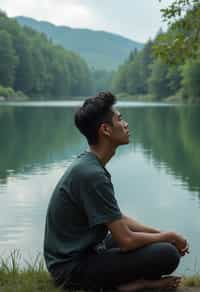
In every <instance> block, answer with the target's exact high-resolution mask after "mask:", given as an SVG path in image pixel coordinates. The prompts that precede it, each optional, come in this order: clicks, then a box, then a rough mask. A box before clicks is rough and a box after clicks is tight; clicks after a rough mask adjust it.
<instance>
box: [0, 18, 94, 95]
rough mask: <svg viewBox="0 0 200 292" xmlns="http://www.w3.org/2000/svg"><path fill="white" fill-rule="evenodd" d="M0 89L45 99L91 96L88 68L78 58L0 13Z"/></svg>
mask: <svg viewBox="0 0 200 292" xmlns="http://www.w3.org/2000/svg"><path fill="white" fill-rule="evenodd" d="M0 43H1V46H0V85H2V86H4V87H13V89H14V90H16V91H23V92H24V93H26V94H27V95H30V96H35V97H40V96H44V97H46V98H48V99H49V98H55V97H56V98H58V97H61V98H62V97H66V96H80V95H82V96H85V95H88V94H90V93H91V92H92V79H91V73H90V71H89V68H88V66H87V64H86V63H85V61H84V60H82V59H81V58H80V56H78V55H77V54H75V53H73V52H71V51H66V50H65V49H63V48H62V47H60V46H58V45H54V44H53V43H52V42H51V41H49V40H48V39H47V38H46V36H45V35H44V34H41V33H38V32H35V31H33V30H32V29H30V28H27V27H24V28H22V27H21V26H20V25H19V24H18V23H17V22H16V21H15V20H13V19H10V18H8V17H7V16H6V15H5V14H4V13H0Z"/></svg>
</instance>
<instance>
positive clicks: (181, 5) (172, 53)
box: [154, 0, 200, 64]
mask: <svg viewBox="0 0 200 292" xmlns="http://www.w3.org/2000/svg"><path fill="white" fill-rule="evenodd" d="M161 11H162V13H163V18H164V20H165V21H166V22H167V23H168V24H169V30H168V32H167V33H166V34H162V35H160V36H159V37H158V38H157V40H156V43H155V45H154V51H155V53H156V55H157V56H159V57H161V58H162V59H163V60H164V61H165V62H167V63H173V64H176V63H183V62H185V60H186V59H188V58H192V59H194V58H196V57H197V52H198V48H199V42H200V22H199V18H200V1H199V0H174V1H172V3H171V4H170V5H169V6H168V7H167V8H165V9H162V10H161Z"/></svg>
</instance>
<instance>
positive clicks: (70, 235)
mask: <svg viewBox="0 0 200 292" xmlns="http://www.w3.org/2000/svg"><path fill="white" fill-rule="evenodd" d="M120 216H121V213H120V211H119V208H118V205H117V202H116V200H115V198H114V191H113V186H112V183H111V181H110V174H109V173H108V172H107V170H106V169H105V168H104V167H103V166H102V165H101V163H100V162H99V160H98V159H97V158H96V156H95V155H94V154H93V153H91V152H85V153H83V154H81V155H80V156H79V157H77V158H76V159H75V161H74V162H73V163H72V165H71V166H70V167H69V168H68V170H67V171H66V172H65V174H64V175H63V177H62V178H61V180H60V182H59V183H58V185H57V186H56V188H55V190H54V193H53V195H52V198H51V200H50V203H49V207H48V212H47V218H46V228H45V241H44V256H45V260H46V264H47V268H48V269H49V270H50V271H52V270H53V269H54V267H55V266H58V265H59V264H61V265H62V264H66V268H65V271H66V270H67V271H68V274H70V272H71V271H72V270H73V268H74V267H75V266H76V265H77V264H78V263H79V262H80V260H81V259H82V257H84V255H85V254H86V253H87V250H88V249H90V248H91V247H92V246H94V245H96V244H98V243H99V242H101V241H102V240H103V239H104V238H105V236H106V234H107V227H106V225H105V224H103V223H104V222H107V220H108V219H109V220H112V218H113V219H117V218H120Z"/></svg>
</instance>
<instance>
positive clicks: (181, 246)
mask: <svg viewBox="0 0 200 292" xmlns="http://www.w3.org/2000/svg"><path fill="white" fill-rule="evenodd" d="M164 238H166V240H167V241H169V242H170V243H172V244H174V245H175V246H176V248H177V249H178V251H179V252H180V254H181V256H184V255H185V254H187V253H189V244H188V242H187V240H186V239H185V238H184V237H183V236H181V235H179V234H177V233H175V232H164Z"/></svg>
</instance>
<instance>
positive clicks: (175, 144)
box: [0, 103, 200, 274]
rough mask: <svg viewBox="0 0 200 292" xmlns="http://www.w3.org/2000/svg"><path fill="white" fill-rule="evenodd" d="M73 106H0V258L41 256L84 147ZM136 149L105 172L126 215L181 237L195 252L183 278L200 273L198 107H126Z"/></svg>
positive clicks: (123, 152) (126, 150) (121, 153)
mask: <svg viewBox="0 0 200 292" xmlns="http://www.w3.org/2000/svg"><path fill="white" fill-rule="evenodd" d="M74 106H76V104H70V103H68V104H67V103H62V104H56V103H49V104H48V106H47V105H45V104H38V103H34V104H32V105H31V106H30V105H29V106H27V104H22V105H18V106H16V105H14V104H13V105H7V106H1V107H0V202H1V204H0V216H1V217H0V255H4V256H5V255H6V254H8V252H9V251H11V250H13V249H14V248H19V249H20V250H21V251H22V253H23V257H24V258H25V259H27V260H31V259H33V257H34V256H35V255H36V254H37V253H38V252H41V251H42V242H43V230H44V220H45V213H46V209H47V204H48V201H49V198H50V195H51V193H52V190H53V188H54V186H55V184H56V182H57V181H58V179H59V178H60V176H61V175H62V174H63V172H64V171H65V169H66V168H67V167H68V165H69V164H70V163H71V161H72V159H73V157H74V156H75V155H76V154H78V153H79V152H80V151H83V150H85V148H86V143H85V141H84V139H83V138H82V137H81V136H80V135H79V133H78V131H77V130H76V129H75V127H74V126H73V112H74ZM121 112H122V114H123V116H124V118H125V119H126V120H127V121H128V123H129V128H130V132H131V142H130V144H129V145H127V146H122V147H121V148H120V149H118V151H117V153H116V156H115V157H114V158H113V159H112V160H111V161H110V163H109V164H108V166H107V168H108V170H109V171H110V172H111V174H112V180H113V183H114V186H115V191H116V196H117V198H118V201H119V203H120V206H121V209H122V211H123V212H124V213H127V214H129V215H131V216H133V217H136V218H137V219H139V220H140V221H142V222H144V223H146V224H149V225H152V226H155V227H158V228H160V229H162V230H175V231H177V232H179V233H181V234H184V235H185V236H186V238H188V240H189V242H190V245H191V253H190V255H188V256H186V257H185V258H183V259H182V264H181V266H180V268H179V272H180V273H184V274H190V273H194V272H196V273H200V253H199V246H200V133H199V127H200V107H194V106H156V105H155V104H154V105H153V104H152V105H148V106H144V105H143V104H140V103H138V104H134V105H133V104H132V105H131V104H130V103H129V104H125V105H124V107H122V108H121Z"/></svg>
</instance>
